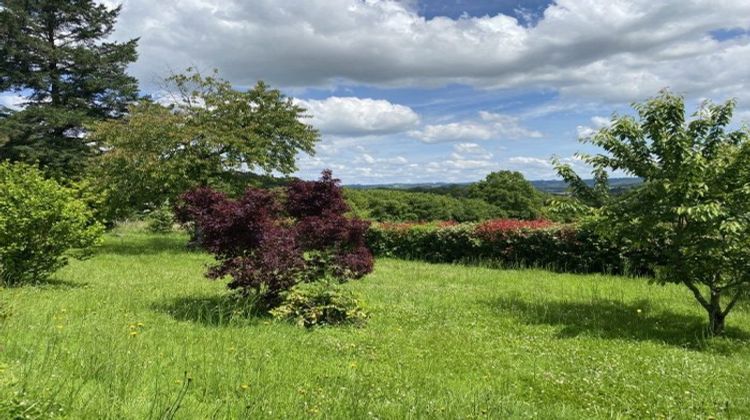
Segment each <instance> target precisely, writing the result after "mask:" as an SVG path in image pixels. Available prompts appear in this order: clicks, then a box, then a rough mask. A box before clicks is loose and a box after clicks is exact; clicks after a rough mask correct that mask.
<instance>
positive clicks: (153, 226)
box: [146, 202, 175, 233]
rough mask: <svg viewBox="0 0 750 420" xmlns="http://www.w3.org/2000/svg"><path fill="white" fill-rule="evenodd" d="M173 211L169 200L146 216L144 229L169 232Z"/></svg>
mask: <svg viewBox="0 0 750 420" xmlns="http://www.w3.org/2000/svg"><path fill="white" fill-rule="evenodd" d="M174 222H175V220H174V213H173V212H172V207H171V205H170V204H169V202H165V203H164V204H163V205H162V206H161V207H159V208H158V209H156V210H154V211H152V212H151V213H149V214H148V216H146V229H148V231H149V232H151V233H169V232H171V231H172V228H173V227H174Z"/></svg>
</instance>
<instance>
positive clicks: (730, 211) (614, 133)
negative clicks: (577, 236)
mask: <svg viewBox="0 0 750 420" xmlns="http://www.w3.org/2000/svg"><path fill="white" fill-rule="evenodd" d="M734 106H735V103H734V101H728V102H726V103H724V104H719V105H717V104H712V103H706V104H704V105H703V106H702V107H701V108H700V109H699V110H698V112H696V113H695V114H694V115H693V117H692V118H687V117H686V115H685V105H684V100H683V98H682V97H680V96H677V95H674V94H671V93H670V92H668V91H664V92H662V93H661V94H660V95H659V96H657V97H655V98H652V99H650V100H648V101H646V102H645V103H642V104H636V105H635V106H634V107H635V110H636V111H637V114H638V116H637V118H635V117H631V116H615V117H614V118H613V120H612V124H611V126H609V127H606V128H603V129H601V130H600V131H599V132H598V133H597V134H596V135H594V136H593V137H591V138H590V139H588V141H589V142H591V143H592V144H594V145H596V146H599V147H601V148H602V149H604V151H605V152H606V153H602V154H597V155H584V156H583V158H584V159H585V160H586V161H587V162H588V163H589V164H591V165H592V166H593V167H594V172H595V176H596V179H597V180H598V182H597V185H596V186H595V187H593V188H589V187H587V186H586V185H585V184H583V183H581V182H580V178H579V177H578V176H577V175H576V174H575V173H574V172H573V171H572V170H571V169H570V168H569V167H566V166H562V165H560V166H559V171H560V173H561V175H562V176H563V177H564V178H566V179H568V180H571V181H572V182H573V183H572V186H573V188H574V189H575V192H576V193H577V196H579V197H581V198H583V202H584V203H585V204H587V205H589V206H591V208H592V209H594V211H593V214H594V215H595V217H596V219H595V220H597V221H598V224H599V226H600V230H601V231H602V232H604V233H607V234H609V235H611V236H613V237H615V238H617V239H618V240H619V241H620V242H621V243H622V245H623V246H624V247H625V248H626V249H627V250H631V251H635V252H639V251H644V250H651V251H654V250H655V251H657V255H658V258H656V259H655V260H654V261H652V263H653V264H654V266H655V269H656V273H657V276H656V280H657V281H659V282H662V283H664V282H671V283H681V284H684V285H685V286H687V287H688V288H689V289H690V290H691V291H692V292H693V294H694V296H695V298H696V299H697V300H698V302H699V303H700V304H701V305H702V306H703V307H704V308H705V309H706V311H707V313H708V315H709V325H710V331H711V333H713V334H720V333H721V332H722V331H723V328H724V319H725V317H726V316H727V314H728V313H729V312H730V311H731V309H732V308H733V307H734V306H735V305H736V303H737V302H738V301H739V300H740V299H742V298H743V297H745V296H747V294H748V291H750V133H749V132H748V129H747V128H746V127H743V128H741V129H737V130H730V129H728V126H729V125H730V123H731V118H732V112H733V109H734ZM608 170H620V171H624V172H626V173H627V174H629V175H632V176H637V177H640V178H642V179H643V184H642V185H641V186H638V187H636V188H633V189H631V190H629V191H627V192H625V193H624V194H622V195H620V196H617V197H614V196H609V195H608V194H607V193H606V192H607V191H608V189H607V188H606V179H607V171H608ZM723 298H726V299H728V300H725V301H722V299H723Z"/></svg>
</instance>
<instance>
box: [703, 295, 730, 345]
mask: <svg viewBox="0 0 750 420" xmlns="http://www.w3.org/2000/svg"><path fill="white" fill-rule="evenodd" d="M707 310H708V330H709V333H710V334H711V335H712V336H717V335H721V334H722V333H723V332H724V318H725V317H726V314H725V313H724V312H723V311H722V310H721V291H720V290H716V289H711V302H710V304H709V307H708V308H707Z"/></svg>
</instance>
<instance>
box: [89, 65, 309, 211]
mask: <svg viewBox="0 0 750 420" xmlns="http://www.w3.org/2000/svg"><path fill="white" fill-rule="evenodd" d="M167 82H168V84H169V85H170V86H172V88H171V95H172V96H171V101H172V102H173V104H172V105H171V106H169V107H166V106H163V105H160V104H157V103H154V102H150V101H142V102H140V103H137V104H134V105H133V106H131V107H130V109H129V112H128V114H127V115H126V116H125V118H123V119H121V120H108V121H103V122H100V123H98V124H96V125H94V127H93V131H92V136H91V137H92V139H93V140H95V141H96V142H97V143H98V144H101V145H102V146H103V147H104V148H105V150H106V152H104V153H103V154H102V156H101V157H100V158H99V159H98V162H97V165H96V166H95V169H94V173H95V174H96V177H95V178H97V179H98V183H99V185H100V188H101V189H102V190H105V191H109V194H108V196H109V197H110V200H109V204H110V205H109V207H110V208H111V211H110V216H111V217H122V216H124V215H127V214H128V213H130V212H133V211H141V210H148V209H154V208H157V207H158V206H160V205H161V204H162V203H163V202H164V201H166V200H170V201H171V200H174V199H176V198H177V196H179V195H180V194H181V193H183V192H185V191H186V190H188V189H190V188H191V187H194V186H198V185H201V186H212V187H214V188H218V189H226V188H224V186H225V185H226V184H227V183H230V182H231V181H232V178H236V177H241V176H242V172H244V171H248V170H249V171H261V172H265V173H270V172H272V171H275V172H280V173H284V174H288V173H291V172H293V171H294V170H295V169H296V165H295V159H296V156H297V155H298V154H299V153H300V152H304V153H308V154H313V153H314V145H315V143H316V142H317V141H318V140H319V134H318V132H317V130H315V129H314V128H313V127H311V126H310V125H308V124H305V123H304V122H302V119H304V118H305V116H306V115H305V109H304V108H302V107H299V106H298V105H296V104H294V103H293V102H292V100H291V98H287V97H285V96H284V95H283V94H282V93H281V92H279V91H278V90H276V89H270V88H268V87H267V86H266V85H265V84H264V83H263V82H259V83H258V84H257V85H256V86H255V87H254V88H252V89H250V90H248V91H240V90H236V89H234V88H232V86H231V85H230V84H229V82H227V81H225V80H221V79H219V78H217V77H215V76H208V77H203V76H201V75H200V73H198V72H194V71H192V70H190V69H188V73H186V74H181V75H174V76H172V77H170V78H169V79H168V81H167Z"/></svg>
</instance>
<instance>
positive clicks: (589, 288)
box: [0, 231, 750, 418]
mask: <svg viewBox="0 0 750 420" xmlns="http://www.w3.org/2000/svg"><path fill="white" fill-rule="evenodd" d="M185 242H186V238H185V237H184V236H182V235H179V234H172V235H166V236H158V235H150V234H143V233H134V232H129V231H122V232H119V233H116V234H113V235H109V236H108V237H107V239H106V243H105V245H104V246H103V247H102V249H101V250H100V251H99V253H98V254H97V255H96V256H95V257H94V258H92V259H90V260H86V261H81V262H73V263H71V265H70V266H68V267H66V268H65V269H63V270H62V271H60V272H59V273H58V274H57V276H56V277H55V278H53V279H52V280H51V281H49V282H47V283H44V284H38V285H27V286H22V287H15V288H11V289H3V290H0V302H3V303H4V306H5V310H6V312H8V313H9V316H8V317H7V318H5V319H4V320H0V372H1V373H0V400H1V401H2V403H0V410H5V413H8V412H10V410H16V411H18V410H21V411H22V410H28V413H29V414H31V415H44V414H45V413H46V414H48V415H63V416H66V417H70V418H238V417H246V418H259V417H263V418H267V417H270V418H298V417H305V416H310V417H326V418H462V417H470V418H475V417H482V418H486V417H487V418H503V417H540V418H592V417H658V416H668V417H675V418H687V417H703V418H705V417H708V416H716V417H719V418H727V417H735V418H740V417H750V392H748V390H747V382H746V378H748V377H750V337H749V334H750V311H749V310H748V307H747V306H743V307H740V308H738V309H737V310H736V312H734V313H733V314H732V315H731V316H730V318H729V319H728V331H727V333H728V334H727V337H724V338H719V339H713V340H708V339H706V338H705V337H704V336H703V331H704V329H703V324H704V320H703V314H702V311H701V309H700V308H698V307H697V305H696V304H694V303H693V300H692V298H691V297H690V295H689V292H686V291H685V290H683V289H682V288H680V287H676V286H667V287H661V286H654V285H649V284H647V283H646V282H645V281H641V280H637V279H626V278H620V277H612V276H603V275H590V276H581V275H565V274H554V273H550V272H547V271H543V270H496V269H490V268H482V267H476V266H471V267H465V266H453V265H430V264H424V263H417V262H404V261H397V260H388V259H383V260H379V261H378V263H377V266H376V270H375V272H374V273H373V274H372V275H370V276H368V277H366V278H365V279H363V280H360V281H356V282H352V283H350V284H347V286H346V287H350V288H352V289H354V290H355V291H356V292H357V293H359V294H361V295H362V296H363V298H364V300H365V302H366V304H367V309H368V311H369V312H370V313H371V318H370V320H369V322H368V324H367V325H366V326H365V327H363V328H355V327H342V328H322V329H316V330H313V331H306V330H304V329H301V328H297V327H295V326H293V325H290V324H286V323H279V322H274V321H272V320H271V319H270V318H268V317H267V316H264V315H263V314H260V313H257V312H256V311H253V310H249V309H248V307H249V306H248V305H245V304H244V303H243V302H240V301H237V300H236V299H234V298H232V296H231V295H230V294H229V293H228V292H227V291H226V290H225V286H224V284H222V283H221V282H209V281H207V280H205V279H204V278H203V276H202V273H203V270H204V266H205V264H206V263H208V262H209V261H210V257H209V256H207V255H205V254H202V253H197V252H188V251H185V247H184V244H185ZM0 305H3V304H2V303H0ZM29 407H31V408H29ZM1 412H2V411H0V413H1ZM0 417H3V415H0Z"/></svg>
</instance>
